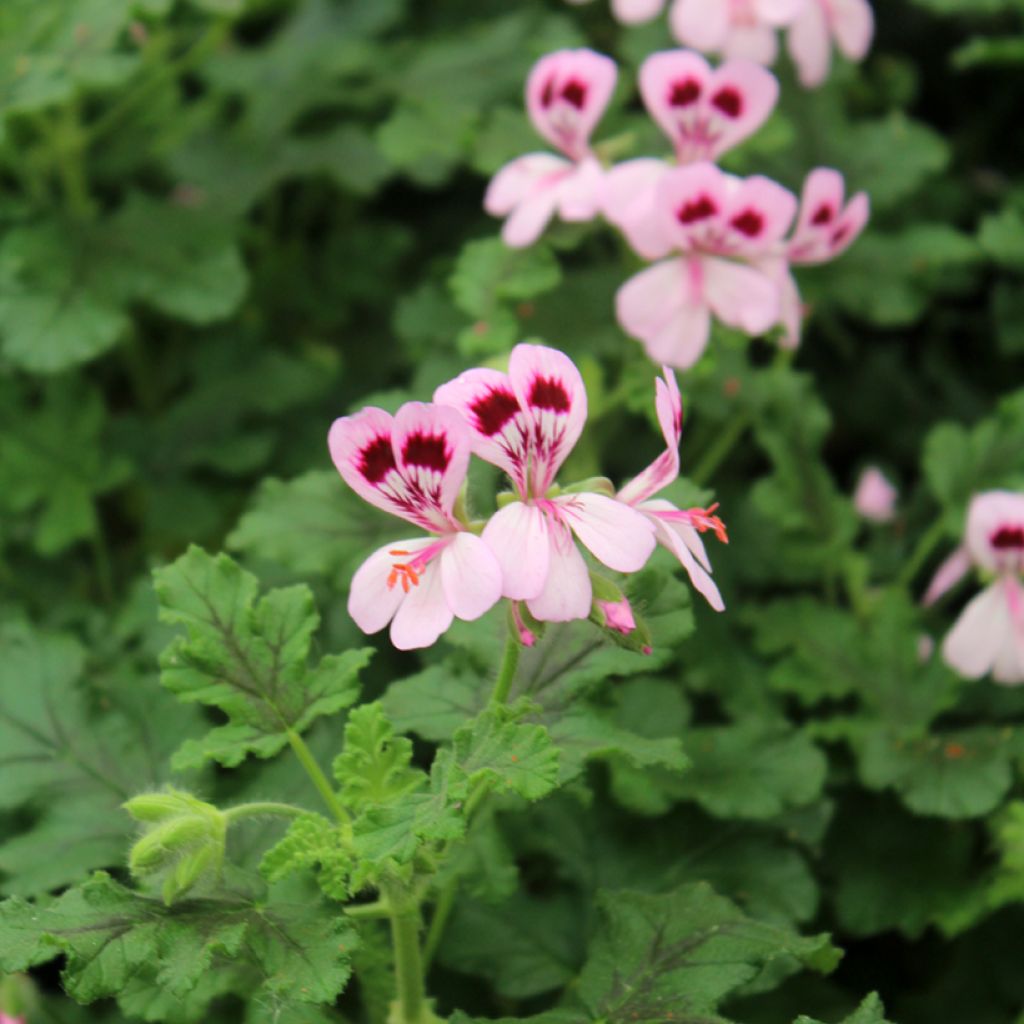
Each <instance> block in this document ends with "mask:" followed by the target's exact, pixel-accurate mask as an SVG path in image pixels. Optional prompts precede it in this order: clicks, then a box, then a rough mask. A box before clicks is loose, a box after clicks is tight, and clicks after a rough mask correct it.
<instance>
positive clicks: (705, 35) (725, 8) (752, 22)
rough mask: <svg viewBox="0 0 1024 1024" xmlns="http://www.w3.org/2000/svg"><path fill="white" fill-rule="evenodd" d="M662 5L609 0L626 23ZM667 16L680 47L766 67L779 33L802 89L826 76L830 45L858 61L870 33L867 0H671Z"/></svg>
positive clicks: (660, 1) (657, 0)
mask: <svg viewBox="0 0 1024 1024" xmlns="http://www.w3.org/2000/svg"><path fill="white" fill-rule="evenodd" d="M569 2H570V3H577V4H580V3H587V2H589V0H569ZM664 7H665V0H612V13H613V14H614V15H615V17H616V18H617V19H618V20H619V21H621V22H623V23H624V24H627V25H636V24H640V23H642V22H645V21H650V20H651V19H652V18H655V17H657V16H658V15H659V14H660V13H661V11H662V9H663V8H664ZM668 18H669V27H670V28H671V30H672V34H673V36H675V38H676V39H677V40H678V41H679V42H680V43H682V44H683V45H684V46H691V47H693V48H694V49H695V50H702V51H703V52H705V53H718V54H721V55H722V56H724V57H744V58H746V59H747V60H752V61H756V62H757V63H758V64H766V65H771V64H774V63H775V60H776V58H777V57H778V54H779V43H778V36H777V32H778V30H779V29H784V30H785V31H786V49H787V50H788V51H789V55H790V57H791V58H792V60H793V63H794V64H795V65H796V69H797V74H798V75H799V78H800V82H801V84H803V85H805V86H806V87H808V88H813V87H815V86H818V85H821V83H822V82H824V81H825V79H826V78H827V77H828V73H829V68H830V66H831V64H832V46H833V43H834V44H835V46H836V48H837V49H838V50H839V52H840V53H842V55H843V56H844V57H846V58H848V59H849V60H852V61H861V60H863V59H864V58H865V57H866V56H867V53H868V50H869V49H870V48H871V40H872V38H873V36H874V33H875V19H874V14H873V12H872V10H871V5H870V4H869V3H868V0H671V3H670V5H669V15H668Z"/></svg>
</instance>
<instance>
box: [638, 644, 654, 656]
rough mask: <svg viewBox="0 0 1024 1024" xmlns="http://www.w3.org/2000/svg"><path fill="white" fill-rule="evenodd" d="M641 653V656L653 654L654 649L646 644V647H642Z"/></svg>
mask: <svg viewBox="0 0 1024 1024" xmlns="http://www.w3.org/2000/svg"><path fill="white" fill-rule="evenodd" d="M641 653H642V654H653V653H654V648H653V647H652V646H651V645H650V644H647V645H645V646H644V647H642V648H641Z"/></svg>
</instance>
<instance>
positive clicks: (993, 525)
mask: <svg viewBox="0 0 1024 1024" xmlns="http://www.w3.org/2000/svg"><path fill="white" fill-rule="evenodd" d="M966 543H967V549H968V551H970V553H971V558H972V559H973V560H974V562H975V564H976V565H980V566H981V567H982V568H983V569H987V570H988V571H989V572H997V571H999V570H1002V569H1011V570H1014V571H1016V572H1020V571H1021V570H1024V547H1022V544H1024V494H1019V493H1016V492H1014V491H985V492H983V493H982V494H977V495H975V496H974V497H973V498H972V499H971V503H970V505H969V506H968V508H967V530H966Z"/></svg>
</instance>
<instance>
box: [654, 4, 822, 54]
mask: <svg viewBox="0 0 1024 1024" xmlns="http://www.w3.org/2000/svg"><path fill="white" fill-rule="evenodd" d="M805 2H807V0H676V2H675V3H674V4H673V5H672V10H671V12H670V14H669V24H670V26H671V29H672V34H673V35H674V36H675V37H676V39H678V40H679V42H681V43H682V44H683V45H684V46H692V47H693V48H694V49H696V50H703V51H704V52H705V53H722V54H724V55H725V56H726V57H745V58H747V59H748V60H753V61H756V62H757V63H758V64H774V63H775V58H776V56H778V52H779V45H778V40H777V39H776V37H775V30H776V29H777V28H780V27H781V26H784V25H788V24H790V23H791V22H792V21H793V19H794V18H796V17H797V16H798V15H799V14H800V12H801V11H802V10H803V7H804V4H805Z"/></svg>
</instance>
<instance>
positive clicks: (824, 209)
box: [758, 167, 871, 348]
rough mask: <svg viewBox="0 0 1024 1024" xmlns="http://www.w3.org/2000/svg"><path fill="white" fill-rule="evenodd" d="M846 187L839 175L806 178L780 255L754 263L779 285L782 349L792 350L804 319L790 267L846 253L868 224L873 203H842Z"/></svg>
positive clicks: (824, 171)
mask: <svg viewBox="0 0 1024 1024" xmlns="http://www.w3.org/2000/svg"><path fill="white" fill-rule="evenodd" d="M845 196H846V184H845V182H844V181H843V176H842V175H841V174H840V173H839V171H835V170H832V169H831V168H830V167H818V168H816V169H815V170H813V171H811V173H810V174H808V175H807V178H806V180H805V181H804V187H803V191H802V193H801V196H800V212H799V214H798V215H797V221H796V228H795V229H794V231H793V234H792V236H791V237H790V238H789V239H788V240H787V241H786V242H785V243H784V244H783V246H782V251H781V253H778V254H775V255H772V256H769V257H768V258H767V259H764V260H760V261H758V266H759V268H760V269H761V270H762V271H764V273H766V274H767V275H768V276H769V277H771V278H772V280H773V281H775V283H776V284H777V285H778V288H779V296H780V299H781V305H782V309H781V315H780V320H781V323H782V326H783V336H782V339H781V340H780V344H781V345H782V346H783V347H784V348H796V346H797V345H799V344H800V334H801V330H802V326H803V319H804V313H805V310H804V305H803V301H802V300H801V298H800V290H799V288H798V287H797V283H796V280H795V279H794V277H793V275H792V273H791V272H790V266H791V265H813V264H818V263H827V262H828V261H829V260H833V259H835V258H836V257H837V256H839V255H840V254H841V253H843V252H845V251H846V250H847V249H848V248H849V247H850V246H851V245H853V243H854V242H855V241H856V240H857V238H858V237H859V236H860V234H861V232H862V231H863V230H864V227H865V226H866V224H867V222H868V217H869V215H870V212H871V204H870V201H869V200H868V196H867V193H866V192H858V193H857V194H856V195H854V196H852V197H851V198H850V200H849V202H847V201H846V198H845Z"/></svg>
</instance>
